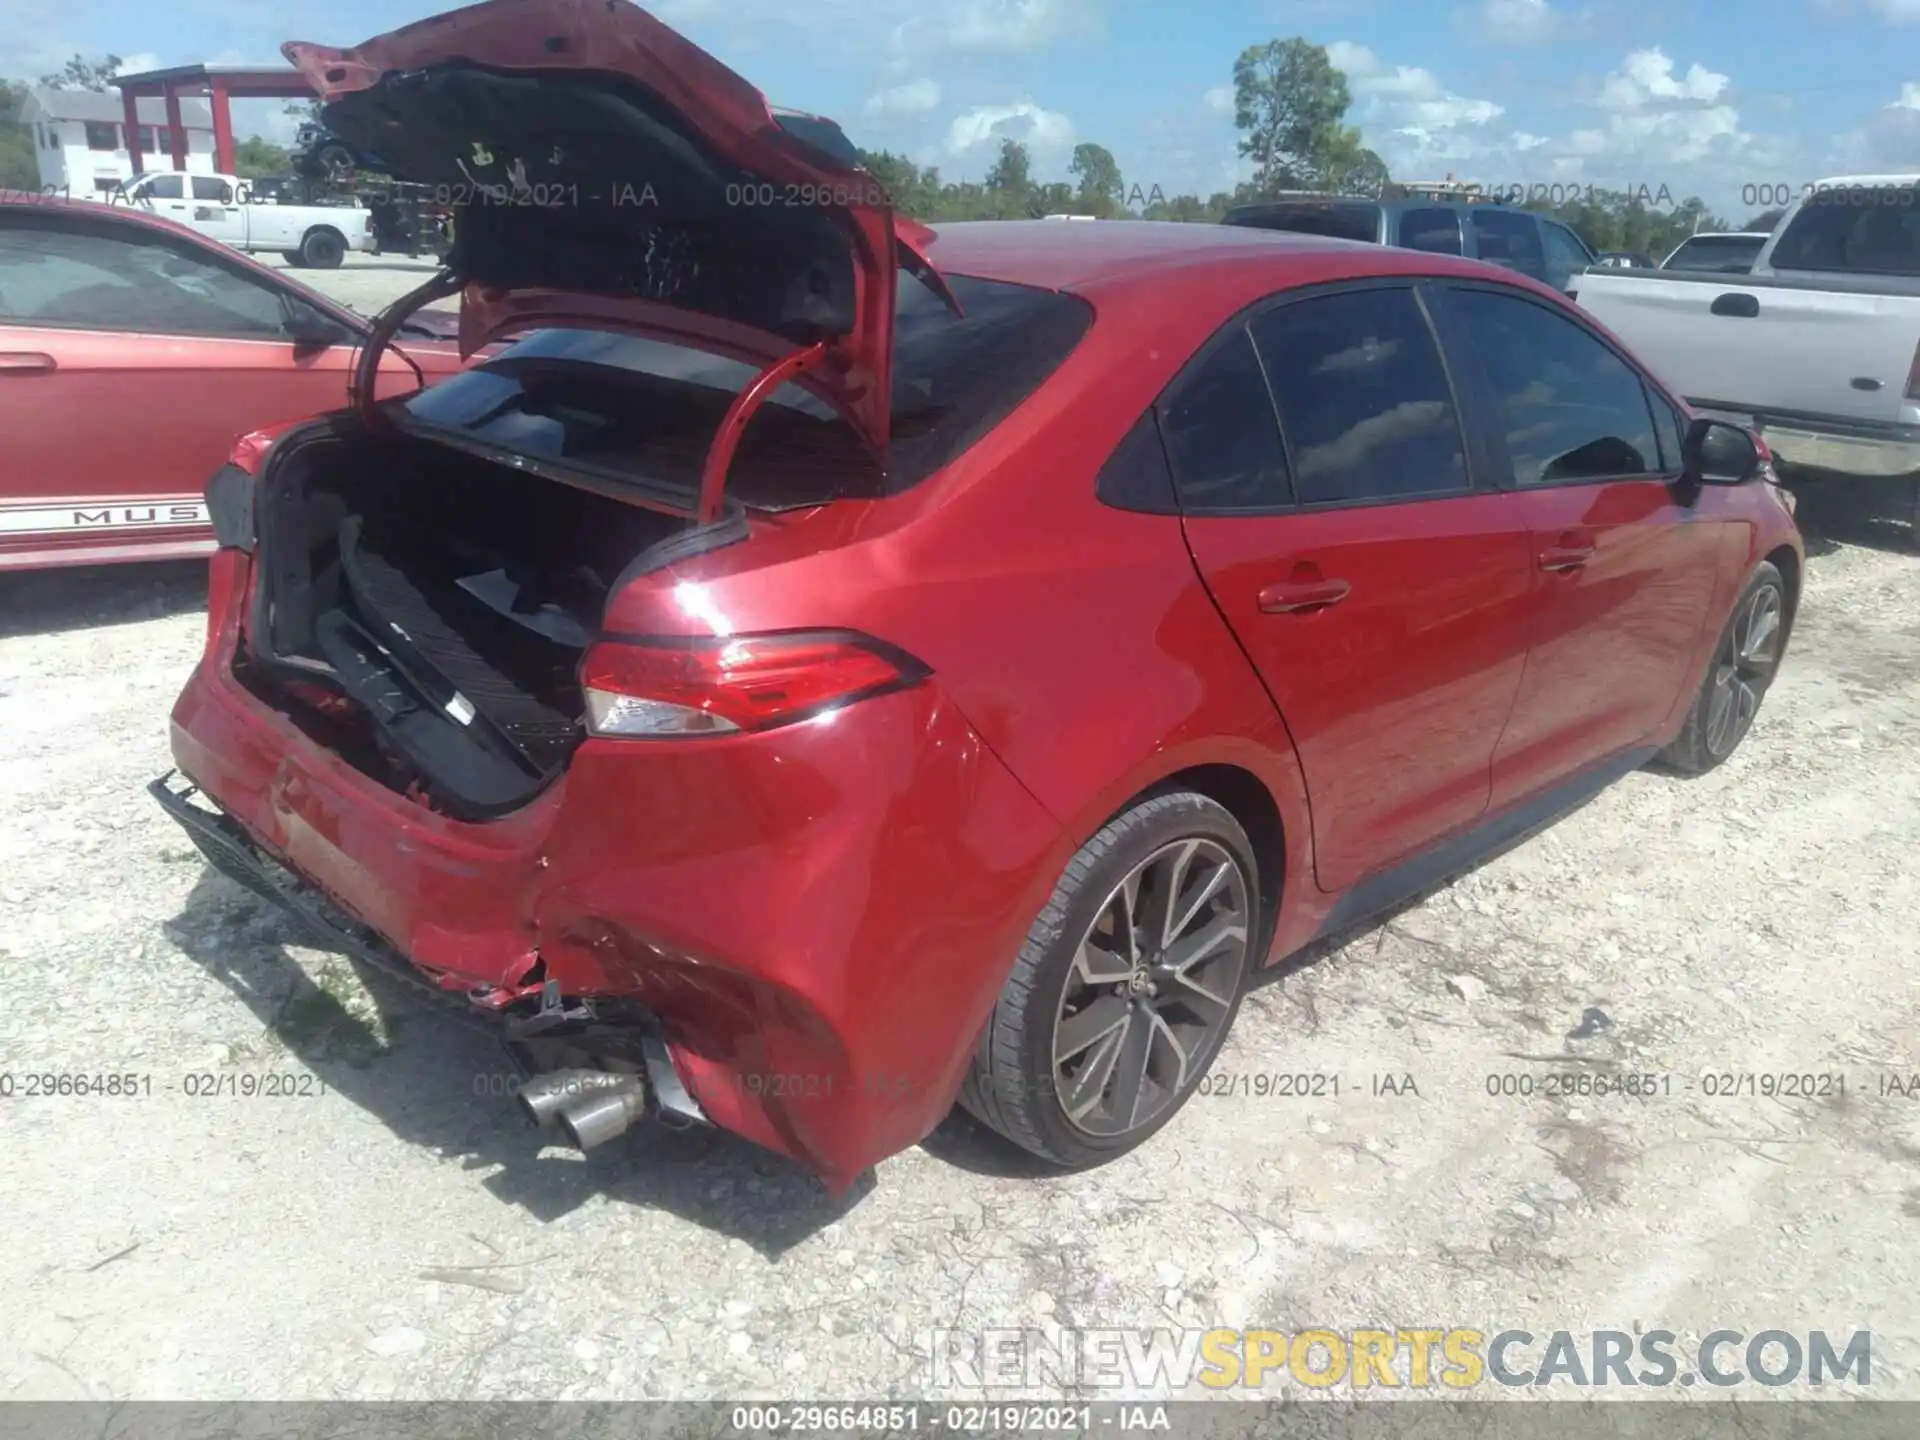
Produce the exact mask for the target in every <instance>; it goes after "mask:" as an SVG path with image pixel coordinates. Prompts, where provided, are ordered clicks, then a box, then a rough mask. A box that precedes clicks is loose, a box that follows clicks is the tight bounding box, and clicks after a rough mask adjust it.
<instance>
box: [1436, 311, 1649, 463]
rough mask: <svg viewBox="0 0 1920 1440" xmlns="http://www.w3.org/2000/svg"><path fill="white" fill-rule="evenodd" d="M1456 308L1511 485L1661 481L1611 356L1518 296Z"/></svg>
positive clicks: (1628, 376) (1636, 388)
mask: <svg viewBox="0 0 1920 1440" xmlns="http://www.w3.org/2000/svg"><path fill="white" fill-rule="evenodd" d="M1452 308H1453V310H1454V312H1455V313H1457V314H1458V315H1459V317H1460V322H1461V324H1462V325H1464V326H1465V327H1466V335H1467V338H1468V342H1469V343H1470V344H1471V346H1472V347H1473V350H1474V352H1475V353H1476V354H1477V355H1478V357H1479V359H1480V363H1481V366H1482V367H1483V368H1484V370H1485V372H1486V375H1487V378H1488V380H1489V381H1490V382H1491V385H1492V389H1493V393H1494V398H1495V400H1496V401H1497V403H1498V405H1499V407H1500V412H1501V413H1500V420H1501V423H1502V425H1503V428H1504V430H1505V433H1506V439H1507V453H1508V455H1509V456H1510V457H1511V458H1512V460H1513V478H1514V483H1515V484H1517V485H1555V484H1566V483H1578V482H1580V481H1584V480H1603V479H1608V478H1611V477H1614V476H1621V475H1650V474H1654V473H1657V472H1658V471H1659V469H1660V449H1659V443H1658V442H1657V441H1656V440H1655V438H1654V430H1653V416H1652V414H1651V412H1650V411H1649V410H1648V409H1647V395H1646V391H1645V390H1644V389H1642V388H1641V384H1640V377H1639V375H1637V374H1636V373H1635V372H1634V371H1633V369H1632V368H1631V367H1630V366H1629V365H1628V364H1627V363H1626V362H1625V361H1624V360H1622V359H1621V358H1620V357H1619V356H1617V355H1615V354H1614V353H1613V351H1611V350H1609V349H1608V348H1607V347H1606V346H1605V345H1602V344H1601V343H1600V342H1599V341H1598V340H1596V339H1594V338H1593V336H1591V335H1589V334H1588V333H1587V332H1586V331H1585V330H1583V329H1581V328H1580V326H1578V325H1576V324H1575V323H1574V322H1573V321H1571V320H1568V319H1566V318H1564V317H1562V316H1559V315H1555V314H1553V313H1552V312H1550V311H1549V310H1547V309H1546V307H1545V306H1542V305H1536V304H1534V303H1533V302H1532V301H1530V300H1523V299H1520V298H1519V297H1517V296H1511V295H1495V294H1491V293H1489V292H1487V291H1485V290H1459V291H1456V292H1454V294H1453V296H1452Z"/></svg>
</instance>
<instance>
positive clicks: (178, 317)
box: [0, 191, 461, 570]
mask: <svg viewBox="0 0 1920 1440" xmlns="http://www.w3.org/2000/svg"><path fill="white" fill-rule="evenodd" d="M369 331H370V327H369V324H368V322H367V321H365V320H363V319H362V318H361V317H359V316H358V315H355V314H354V313H353V312H352V311H351V310H347V309H344V308H342V307H341V306H339V305H336V304H334V303H333V302H332V301H331V300H328V299H326V298H325V297H324V296H321V295H317V294H315V293H314V292H313V291H311V290H309V289H307V288H306V287H304V286H302V285H297V284H295V283H294V282H293V281H291V280H290V279H288V278H287V277H286V276H285V275H284V274H282V273H280V272H279V271H276V270H271V269H268V268H267V267H266V266H264V265H261V264H258V263H256V262H254V261H252V260H249V259H248V258H247V257H245V256H244V255H241V254H238V253H237V252H235V251H233V250H231V249H229V248H227V247H226V246H224V245H221V244H218V243H216V242H214V241H212V240H208V239H207V238H205V237H204V236H202V235H199V234H197V233H195V232H194V231H192V230H189V229H187V228H186V227H185V226H183V225H178V224H175V223H174V222H173V221H171V220H162V219H160V218H159V217H158V216H155V215H151V214H148V213H146V212H144V211H136V210H133V209H130V208H129V207H126V206H107V205H98V204H92V203H88V202H86V201H65V200H53V201H49V200H46V199H43V198H41V197H39V196H34V195H26V194H20V193H16V192H8V191H0V436H5V438H6V443H5V446H4V448H0V570H30V569H37V568H42V567H46V566H53V565H85V564H98V563H101V562H103V561H120V560H169V559H178V558H180V557H182V556H189V555H203V554H207V553H209V552H210V551H211V550H212V549H213V548H214V546H213V532H212V530H211V528H210V527H209V525H208V522H207V507H206V502H205V500H204V498H203V496H202V491H203V490H204V489H205V486H206V481H207V476H208V475H209V474H211V473H212V472H213V471H214V470H215V469H216V468H218V467H219V465H220V464H221V462H222V461H224V460H225V459H226V458H227V454H228V452H229V451H230V450H232V448H233V442H234V438H235V437H236V436H239V435H242V434H245V433H246V432H248V431H250V430H254V429H257V428H258V427H260V426H262V425H265V424H269V423H271V422H273V421H276V420H287V419H294V418H298V417H301V416H305V415H311V414H313V413H314V412H315V411H317V410H323V409H331V408H333V407H334V406H337V405H339V404H340V403H341V402H342V400H343V399H344V397H345V395H346V381H347V376H348V373H349V371H350V369H351V366H352V363H353V352H354V349H355V347H356V346H357V345H359V344H361V343H363V342H364V341H365V340H366V338H367V336H368V334H369ZM409 336H410V337H413V336H419V337H423V338H424V339H425V343H416V341H415V340H414V339H413V338H409V339H408V342H407V344H406V349H405V352H404V354H403V353H401V352H398V351H389V352H387V354H386V356H385V357H384V359H383V361H382V364H381V367H380V385H381V389H382V392H383V393H388V394H391V393H394V392H396V391H403V390H411V389H413V388H415V387H416V386H417V385H419V384H420V383H421V381H420V379H419V378H416V375H415V371H414V365H417V366H418V368H419V370H420V371H421V372H423V374H424V378H425V379H427V380H433V379H436V378H438V377H439V376H442V375H446V374H450V373H452V372H453V371H455V370H458V369H459V368H460V363H461V362H460V355H459V352H458V350H457V349H456V348H455V347H454V346H453V345H452V344H451V343H447V341H446V339H445V338H444V337H445V327H444V326H441V327H438V328H435V327H434V326H432V325H431V324H423V323H421V322H420V320H416V321H415V322H414V325H413V328H412V329H411V330H410V331H409ZM434 336H441V337H443V338H442V339H440V340H435V339H433V338H432V337H434ZM409 359H411V360H412V361H413V362H414V365H410V364H409V363H408V361H409Z"/></svg>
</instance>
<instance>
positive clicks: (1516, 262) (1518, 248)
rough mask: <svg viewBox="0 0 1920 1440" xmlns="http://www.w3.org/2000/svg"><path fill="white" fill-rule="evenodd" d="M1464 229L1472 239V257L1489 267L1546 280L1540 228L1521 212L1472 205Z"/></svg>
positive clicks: (1545, 263) (1530, 217)
mask: <svg viewBox="0 0 1920 1440" xmlns="http://www.w3.org/2000/svg"><path fill="white" fill-rule="evenodd" d="M1468 214H1469V215H1471V216H1472V223H1471V224H1470V225H1469V226H1468V227H1467V228H1468V230H1469V231H1470V232H1471V234H1472V237H1473V256H1474V258H1475V259H1477V260H1484V261H1486V262H1487V263H1488V264H1490V265H1504V266H1505V267H1506V268H1507V269H1509V270H1518V271H1519V272H1520V273H1521V274H1522V275H1525V276H1527V277H1529V278H1530V279H1534V280H1545V279H1546V278H1547V252H1546V249H1545V247H1543V246H1542V245H1541V243H1540V227H1539V226H1538V225H1537V224H1536V223H1535V221H1534V218H1533V216H1532V215H1531V214H1529V213H1528V212H1526V211H1524V210H1504V209H1501V208H1500V207H1499V206H1497V205H1475V206H1474V207H1473V208H1472V209H1471V210H1469V211H1468Z"/></svg>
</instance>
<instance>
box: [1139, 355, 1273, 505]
mask: <svg viewBox="0 0 1920 1440" xmlns="http://www.w3.org/2000/svg"><path fill="white" fill-rule="evenodd" d="M1160 433H1161V434H1162V435H1163V436H1164V437H1165V438H1166V443H1167V450H1168V453H1169V454H1170V456H1171V457H1172V460H1173V467H1174V469H1173V473H1174V479H1175V480H1176V481H1177V482H1178V484H1179V487H1180V503H1181V504H1182V505H1183V506H1185V507H1186V508H1187V509H1189V510H1199V509H1226V510H1236V509H1259V508H1270V507H1272V506H1276V505H1286V504H1289V503H1291V500H1292V495H1291V492H1290V490H1289V487H1288V485H1287V456H1286V452H1285V450H1283V449H1282V448H1281V445H1280V427H1279V426H1278V424H1276V423H1275V421H1274V416H1273V400H1272V397H1271V396H1270V395H1269V394H1268V393H1267V381H1266V377H1265V376H1264V375H1262V374H1261V373H1260V359H1259V357H1258V356H1257V355H1255V354H1254V351H1253V342H1252V341H1250V340H1249V339H1248V338H1247V332H1246V331H1245V330H1244V329H1240V328H1239V327H1238V325H1237V322H1236V327H1235V333H1234V334H1233V335H1232V336H1231V337H1229V338H1228V340H1227V341H1226V343H1225V344H1222V345H1221V346H1219V347H1218V348H1217V349H1215V350H1214V351H1213V353H1212V354H1210V355H1209V356H1207V358H1206V359H1205V360H1204V361H1202V362H1201V364H1200V366H1199V368H1198V369H1196V370H1193V371H1190V372H1189V373H1188V374H1187V375H1185V376H1184V377H1182V379H1181V381H1180V383H1179V385H1178V387H1177V388H1176V390H1175V392H1174V394H1173V396H1172V398H1171V399H1170V400H1169V401H1168V402H1166V403H1165V404H1163V405H1162V406H1161V408H1160Z"/></svg>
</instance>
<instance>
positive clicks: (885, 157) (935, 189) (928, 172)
mask: <svg viewBox="0 0 1920 1440" xmlns="http://www.w3.org/2000/svg"><path fill="white" fill-rule="evenodd" d="M859 153H860V164H861V166H862V167H863V168H864V169H865V170H866V172H867V173H868V174H869V175H871V176H873V178H874V179H875V180H877V181H879V182H880V185H881V188H883V189H884V190H885V191H886V192H887V197H888V198H889V199H890V200H891V201H892V202H893V208H894V209H895V210H897V211H899V212H900V213H901V214H902V215H907V216H910V217H912V218H913V219H915V220H931V219H933V218H935V212H936V211H937V210H938V209H939V204H940V171H939V170H938V169H937V168H936V167H934V166H931V165H929V166H927V167H925V168H924V169H923V168H921V167H920V166H918V165H916V164H914V162H913V161H911V160H909V159H908V158H907V157H906V156H904V155H896V154H894V153H893V152H892V151H891V150H862V151H860V152H859Z"/></svg>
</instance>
